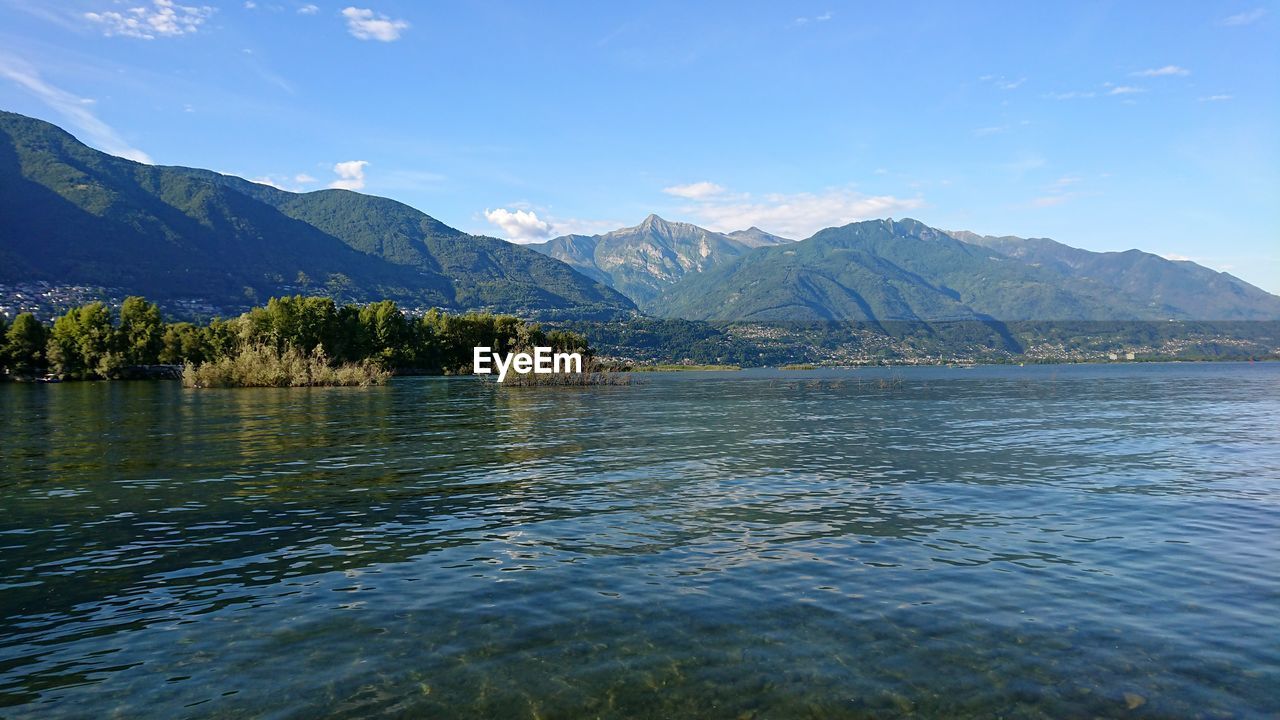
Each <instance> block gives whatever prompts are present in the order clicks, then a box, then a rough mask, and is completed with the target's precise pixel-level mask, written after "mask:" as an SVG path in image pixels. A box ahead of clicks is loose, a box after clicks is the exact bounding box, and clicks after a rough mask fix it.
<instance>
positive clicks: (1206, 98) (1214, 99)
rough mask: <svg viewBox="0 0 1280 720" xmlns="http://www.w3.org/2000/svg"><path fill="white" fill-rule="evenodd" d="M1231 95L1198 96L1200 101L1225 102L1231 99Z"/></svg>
mask: <svg viewBox="0 0 1280 720" xmlns="http://www.w3.org/2000/svg"><path fill="white" fill-rule="evenodd" d="M1231 97H1232V96H1231V95H1205V96H1204V97H1202V98H1200V102H1225V101H1227V100H1230V99H1231Z"/></svg>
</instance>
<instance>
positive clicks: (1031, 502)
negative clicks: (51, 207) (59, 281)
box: [0, 364, 1280, 719]
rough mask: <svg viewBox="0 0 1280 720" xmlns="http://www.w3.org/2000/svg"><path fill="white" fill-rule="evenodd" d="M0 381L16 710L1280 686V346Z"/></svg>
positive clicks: (1252, 693) (437, 713) (607, 707)
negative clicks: (1198, 352)
mask: <svg viewBox="0 0 1280 720" xmlns="http://www.w3.org/2000/svg"><path fill="white" fill-rule="evenodd" d="M895 377H896V378H897V379H896V381H895V380H893V379H892V378H895ZM881 380H884V382H881ZM0 411H2V415H0V417H2V418H3V420H2V422H3V431H4V432H3V440H2V443H3V444H2V446H0V470H2V474H0V716H3V717H14V718H21V717H32V718H41V719H43V718H59V717H94V718H101V717H111V716H119V717H163V718H177V717H208V716H216V717H250V716H252V717H275V718H294V717H296V718H312V717H317V716H327V715H332V716H339V717H343V716H345V717H364V716H369V715H392V716H404V717H459V716H462V717H466V716H475V717H502V718H507V717H576V716H590V717H594V716H614V717H633V716H647V717H663V718H666V717H678V716H696V717H738V716H746V717H752V716H758V717H769V718H785V717H835V716H853V717H862V716H867V717H892V716H898V715H909V714H913V713H914V714H917V715H921V716H974V717H994V716H1006V717H1086V716H1095V715H1097V716H1117V717H1144V716H1147V717H1200V716H1203V717H1218V716H1223V717H1267V716H1273V715H1275V714H1277V713H1280V365H1276V364H1257V365H1176V366H1170V365H1165V366H1156V365H1142V366H1093V367H1040V368H1030V367H1028V368H1017V367H1010V368H980V369H976V370H963V369H945V368H936V369H920V370H904V371H897V372H896V373H895V372H893V371H887V370H885V371H876V370H856V371H828V372H777V371H772V372H770V371H764V372H749V373H724V374H704V373H699V374H652V375H647V376H645V377H643V378H642V383H641V384H637V385H633V386H627V387H596V388H511V387H505V388H504V387H496V386H494V385H492V384H486V383H482V382H478V381H474V380H470V379H454V380H446V379H401V380H396V381H394V382H393V383H392V384H391V385H389V386H387V387H383V388H373V389H310V390H308V389H298V390H226V391H221V390H206V391H192V390H183V389H182V388H180V387H178V386H177V385H176V384H173V383H161V382H154V383H115V384H106V383H82V384H72V383H68V384H63V385H57V386H15V385H8V386H0Z"/></svg>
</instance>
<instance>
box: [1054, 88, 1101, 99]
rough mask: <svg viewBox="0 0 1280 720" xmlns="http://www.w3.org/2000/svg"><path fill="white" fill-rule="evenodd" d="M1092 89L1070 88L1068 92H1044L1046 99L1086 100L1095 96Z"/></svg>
mask: <svg viewBox="0 0 1280 720" xmlns="http://www.w3.org/2000/svg"><path fill="white" fill-rule="evenodd" d="M1096 95H1097V93H1095V92H1093V91H1092V90H1071V91H1068V92H1056V93H1045V95H1044V97H1045V98H1046V99H1048V100H1087V99H1089V98H1091V97H1094V96H1096Z"/></svg>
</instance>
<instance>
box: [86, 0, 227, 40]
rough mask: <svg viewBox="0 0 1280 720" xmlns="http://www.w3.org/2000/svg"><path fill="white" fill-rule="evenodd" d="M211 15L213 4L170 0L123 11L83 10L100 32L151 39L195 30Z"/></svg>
mask: <svg viewBox="0 0 1280 720" xmlns="http://www.w3.org/2000/svg"><path fill="white" fill-rule="evenodd" d="M211 15H213V8H211V7H208V6H207V5H202V6H194V5H178V4H176V3H174V2H173V0H152V3H151V5H150V6H149V7H148V6H146V5H140V6H138V7H132V8H129V9H128V10H125V11H124V12H116V11H114V10H108V11H104V12H87V13H85V14H84V17H85V19H86V20H88V21H90V22H92V23H94V24H95V25H97V26H99V27H101V28H102V34H104V35H108V36H110V35H122V36H124V37H132V38H139V39H142V40H155V39H156V38H157V37H177V36H180V35H188V34H190V33H193V32H196V31H197V30H199V29H200V26H201V25H203V24H204V21H205V20H208V19H209V17H210V16H211Z"/></svg>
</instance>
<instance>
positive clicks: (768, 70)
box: [0, 0, 1280, 293]
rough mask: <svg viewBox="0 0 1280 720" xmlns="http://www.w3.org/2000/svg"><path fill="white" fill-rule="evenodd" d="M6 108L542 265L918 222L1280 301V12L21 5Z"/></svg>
mask: <svg viewBox="0 0 1280 720" xmlns="http://www.w3.org/2000/svg"><path fill="white" fill-rule="evenodd" d="M351 2H355V3H356V4H354V5H353V4H350V3H351ZM0 109H5V110H9V111H13V112H19V113H23V114H26V115H31V116H34V117H39V118H42V119H45V120H48V121H50V122H53V123H56V124H58V125H60V126H62V127H64V128H65V129H67V130H68V131H70V132H71V133H73V134H75V135H76V136H77V137H79V138H80V139H81V140H83V141H84V142H86V143H88V144H89V145H92V146H94V147H97V148H99V149H101V150H104V151H107V152H111V153H113V154H117V155H122V156H125V157H130V158H133V159H135V160H139V161H142V162H150V163H156V164H165V165H185V166H193V167H205V168H210V169H213V170H217V171H220V172H225V173H230V174H234V175H240V176H243V177H247V178H250V179H254V180H257V181H259V182H267V183H271V184H274V185H277V186H279V187H282V188H284V189H288V190H296V191H311V190H319V189H323V188H326V187H338V188H346V189H350V190H358V191H361V192H366V193H371V194H375V195H384V196H387V197H391V198H395V199H397V200H400V201H402V202H405V203H407V204H409V205H412V206H414V207H416V208H418V209H420V210H422V211H424V212H426V213H427V214H429V215H431V216H433V217H435V218H437V219H439V220H441V221H443V222H445V223H447V224H449V225H452V226H454V227H457V228H459V229H462V230H465V231H468V232H473V233H481V234H486V235H494V236H497V237H503V238H507V239H510V240H512V241H515V242H537V241H540V240H543V239H547V238H550V237H553V236H555V235H560V234H566V233H571V232H577V233H596V232H603V231H607V230H611V229H615V228H619V227H624V226H630V225H635V224H638V223H639V222H640V221H641V220H642V219H643V218H644V217H645V216H646V215H648V214H649V213H657V214H659V215H661V216H662V217H664V218H666V219H668V220H680V221H687V222H693V223H696V224H699V225H702V226H704V227H708V228H710V229H713V230H721V231H729V230H736V229H742V228H745V227H748V226H752V225H754V226H758V227H760V228H762V229H764V230H767V231H770V232H774V233H777V234H780V235H784V236H788V237H792V238H797V239H799V238H804V237H807V236H808V235H810V234H812V233H813V232H814V231H816V230H819V229H821V228H823V227H828V226H833V225H842V224H845V223H848V222H853V221H856V220H864V219H869V218H884V217H895V218H902V217H914V218H916V219H918V220H921V221H923V222H925V223H926V224H928V225H931V226H934V227H940V228H944V229H949V230H971V231H974V232H978V233H982V234H989V235H1019V236H1023V237H1051V238H1054V239H1056V240H1059V241H1061V242H1065V243H1067V244H1069V245H1074V246H1076V247H1083V248H1087V249H1090V250H1126V249H1130V248H1139V249H1142V250H1147V251H1150V252H1155V253H1159V254H1161V255H1164V256H1165V257H1168V258H1171V259H1190V260H1194V261H1196V262H1199V263H1201V264H1204V265H1207V266H1209V267H1212V268H1215V269H1218V270H1224V271H1227V272H1230V273H1232V274H1234V275H1236V276H1238V277H1241V278H1243V279H1245V280H1247V281H1249V282H1252V283H1254V284H1256V285H1258V286H1260V287H1262V288H1264V289H1266V290H1268V291H1270V292H1273V293H1280V3H1276V2H1258V1H1257V0H1240V1H1238V2H1237V1H1233V0H1226V1H1224V2H1205V1H1203V0H1200V1H1196V2H1173V1H1171V2H1159V3H1156V2H1127V1H1126V2H1087V1H1085V0H1080V1H1078V2H1035V3H1030V2H1007V3H997V2H963V3H961V2H942V1H940V0H939V1H935V2H858V3H836V2H819V3H808V2H803V1H801V2H794V3H785V4H784V3H764V2H762V3H749V2H732V3H728V2H726V3H713V2H705V3H703V2H699V3H688V2H669V3H668V2H645V3H613V2H590V3H588V2H583V3H571V2H556V1H552V0H548V1H547V2H538V3H529V2H503V1H502V0H490V1H487V2H465V1H461V2H454V3H424V2H396V1H394V0H346V1H345V2H338V3H330V2H321V1H320V0H316V1H315V2H299V1H296V0H252V1H250V2H244V1H243V0H241V1H238V2H228V3H216V4H215V3H212V2H210V3H209V4H205V3H202V2H200V0H64V1H62V2H58V3H48V2H44V1H43V0H32V1H30V2H22V1H20V0H0Z"/></svg>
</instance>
